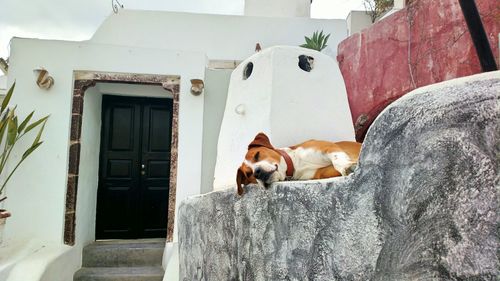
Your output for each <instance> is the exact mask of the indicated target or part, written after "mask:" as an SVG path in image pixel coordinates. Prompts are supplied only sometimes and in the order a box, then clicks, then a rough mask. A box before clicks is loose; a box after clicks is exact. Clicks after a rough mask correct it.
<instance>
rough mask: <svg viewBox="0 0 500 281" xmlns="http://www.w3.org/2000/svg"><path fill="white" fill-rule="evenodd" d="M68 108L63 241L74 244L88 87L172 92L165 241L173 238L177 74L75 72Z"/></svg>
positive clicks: (177, 103) (177, 106) (177, 110)
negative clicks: (114, 85) (147, 87)
mask: <svg viewBox="0 0 500 281" xmlns="http://www.w3.org/2000/svg"><path fill="white" fill-rule="evenodd" d="M73 79H74V85H73V97H72V108H71V134H70V144H69V160H68V179H67V186H66V210H65V214H64V244H66V245H71V246H72V245H74V244H75V226H76V199H77V194H78V175H79V166H80V139H81V132H82V120H83V118H82V117H83V97H84V95H85V91H86V90H87V89H88V88H91V87H94V86H95V85H96V83H124V84H137V85H158V86H162V87H163V89H165V90H167V91H170V92H171V93H172V95H173V118H172V143H171V152H170V153H171V160H170V186H169V188H170V189H169V195H168V197H169V199H168V222H167V241H169V242H170V241H172V238H173V234H174V219H175V196H176V188H177V144H178V131H179V124H178V121H179V90H180V76H178V75H150V74H129V73H113V72H90V71H75V72H74V77H73Z"/></svg>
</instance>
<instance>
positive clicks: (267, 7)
mask: <svg viewBox="0 0 500 281" xmlns="http://www.w3.org/2000/svg"><path fill="white" fill-rule="evenodd" d="M245 16H257V17H291V18H292V17H303V18H309V17H310V16H311V0H246V1H245Z"/></svg>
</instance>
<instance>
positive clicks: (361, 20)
mask: <svg viewBox="0 0 500 281" xmlns="http://www.w3.org/2000/svg"><path fill="white" fill-rule="evenodd" d="M346 20H347V29H348V33H349V36H350V35H352V34H354V33H357V32H360V31H361V30H363V29H365V28H367V27H369V26H371V25H372V24H373V23H372V20H371V19H370V16H369V15H368V14H367V13H366V11H351V12H349V15H347V19H346Z"/></svg>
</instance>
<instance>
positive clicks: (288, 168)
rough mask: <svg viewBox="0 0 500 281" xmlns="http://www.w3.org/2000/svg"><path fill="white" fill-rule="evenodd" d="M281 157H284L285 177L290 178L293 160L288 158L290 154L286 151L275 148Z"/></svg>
mask: <svg viewBox="0 0 500 281" xmlns="http://www.w3.org/2000/svg"><path fill="white" fill-rule="evenodd" d="M276 151H278V153H279V154H281V156H283V158H285V163H286V177H287V178H292V177H293V172H294V171H295V168H294V167H293V162H292V158H290V155H288V153H286V152H285V151H283V150H281V149H276Z"/></svg>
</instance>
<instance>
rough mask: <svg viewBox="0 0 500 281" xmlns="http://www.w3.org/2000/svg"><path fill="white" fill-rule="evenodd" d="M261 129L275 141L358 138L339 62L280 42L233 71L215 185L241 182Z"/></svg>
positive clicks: (284, 143)
mask: <svg viewBox="0 0 500 281" xmlns="http://www.w3.org/2000/svg"><path fill="white" fill-rule="evenodd" d="M259 132H264V133H266V134H267V135H268V136H269V138H270V140H271V143H272V144H273V145H274V146H275V147H287V146H290V145H294V144H298V143H301V142H304V141H306V140H310V139H317V140H328V141H344V140H347V141H354V127H353V124H352V120H351V112H350V109H349V103H348V100H347V93H346V89H345V85H344V79H343V78H342V74H341V73H340V69H339V67H338V65H337V62H336V61H335V60H333V58H331V57H330V56H327V55H325V54H322V53H320V52H317V51H314V50H310V49H305V48H300V47H289V46H277V47H271V48H268V49H264V50H262V51H261V52H258V53H256V54H255V55H253V56H251V57H249V58H248V59H246V60H245V61H243V62H242V63H241V64H240V65H239V66H238V67H237V68H236V69H235V70H234V71H233V73H232V74H231V80H230V83H229V90H228V96H227V100H226V108H225V111H224V117H223V119H222V125H221V129H220V133H219V141H218V144H217V162H216V164H215V174H214V190H220V189H225V188H228V187H230V186H233V187H234V186H235V185H236V182H235V179H236V170H237V169H238V167H239V166H240V165H241V163H242V162H243V160H244V157H245V154H246V152H247V147H248V144H249V143H250V142H251V141H252V140H253V138H254V137H255V135H256V134H257V133H259Z"/></svg>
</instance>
